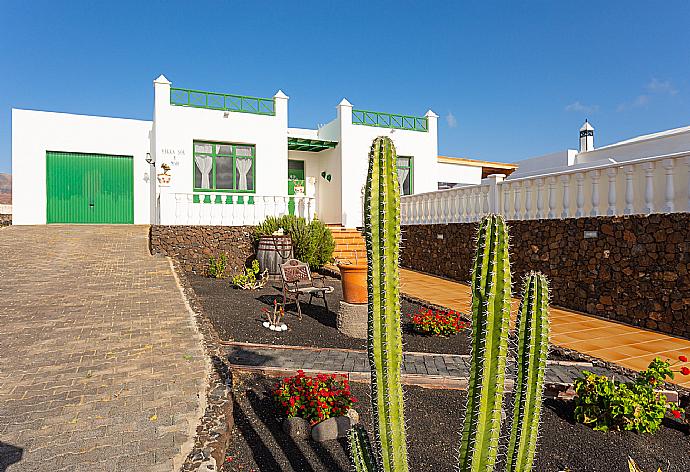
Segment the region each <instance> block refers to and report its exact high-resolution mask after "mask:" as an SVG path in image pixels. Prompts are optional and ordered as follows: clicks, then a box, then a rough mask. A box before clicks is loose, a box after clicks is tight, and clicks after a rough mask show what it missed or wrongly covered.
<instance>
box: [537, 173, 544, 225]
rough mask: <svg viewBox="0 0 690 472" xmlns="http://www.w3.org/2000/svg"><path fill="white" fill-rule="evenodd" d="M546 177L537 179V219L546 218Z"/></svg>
mask: <svg viewBox="0 0 690 472" xmlns="http://www.w3.org/2000/svg"><path fill="white" fill-rule="evenodd" d="M543 210H544V179H541V178H539V179H537V219H538V220H541V219H542V218H544V213H543Z"/></svg>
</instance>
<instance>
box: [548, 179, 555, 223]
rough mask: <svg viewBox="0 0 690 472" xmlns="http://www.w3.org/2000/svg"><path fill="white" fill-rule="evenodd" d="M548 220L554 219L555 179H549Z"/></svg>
mask: <svg viewBox="0 0 690 472" xmlns="http://www.w3.org/2000/svg"><path fill="white" fill-rule="evenodd" d="M547 216H548V217H549V218H556V177H553V176H552V177H549V214H548V215H547Z"/></svg>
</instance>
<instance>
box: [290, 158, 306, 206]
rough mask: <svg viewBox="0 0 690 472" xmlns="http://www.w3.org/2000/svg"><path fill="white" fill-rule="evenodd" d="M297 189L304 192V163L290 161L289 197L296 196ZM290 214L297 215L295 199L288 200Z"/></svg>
mask: <svg viewBox="0 0 690 472" xmlns="http://www.w3.org/2000/svg"><path fill="white" fill-rule="evenodd" d="M295 187H298V188H300V187H301V188H302V191H304V189H305V188H306V187H305V181H304V161H293V160H291V159H290V160H288V195H295ZM288 213H290V214H291V215H294V214H295V199H294V198H291V199H290V200H288Z"/></svg>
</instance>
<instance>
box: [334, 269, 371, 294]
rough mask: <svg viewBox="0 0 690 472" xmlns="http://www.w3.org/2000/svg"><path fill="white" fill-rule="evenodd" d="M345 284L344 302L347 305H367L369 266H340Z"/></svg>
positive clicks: (341, 276)
mask: <svg viewBox="0 0 690 472" xmlns="http://www.w3.org/2000/svg"><path fill="white" fill-rule="evenodd" d="M338 269H339V270H340V281H341V282H342V284H343V300H344V301H345V302H347V303H353V304H358V303H367V265H366V264H342V265H341V264H338Z"/></svg>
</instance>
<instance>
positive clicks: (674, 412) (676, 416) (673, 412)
mask: <svg viewBox="0 0 690 472" xmlns="http://www.w3.org/2000/svg"><path fill="white" fill-rule="evenodd" d="M671 414H672V415H673V416H674V417H675V418H676V419H680V411H678V410H671Z"/></svg>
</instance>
